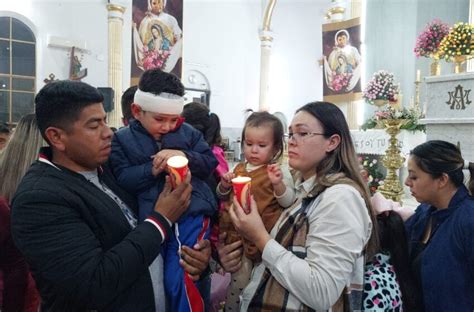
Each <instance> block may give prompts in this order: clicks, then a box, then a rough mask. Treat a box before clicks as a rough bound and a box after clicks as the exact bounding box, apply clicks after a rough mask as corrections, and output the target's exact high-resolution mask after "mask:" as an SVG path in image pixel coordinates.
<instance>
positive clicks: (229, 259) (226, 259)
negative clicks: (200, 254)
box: [217, 233, 243, 273]
mask: <svg viewBox="0 0 474 312" xmlns="http://www.w3.org/2000/svg"><path fill="white" fill-rule="evenodd" d="M226 237H227V233H221V234H220V235H219V244H218V245H217V253H218V254H219V262H220V264H221V265H222V268H223V269H224V270H225V271H226V272H230V273H234V272H237V271H238V270H239V269H240V266H241V265H242V252H243V248H242V241H241V240H238V241H236V242H233V243H232V244H228V245H226V244H225V238H226Z"/></svg>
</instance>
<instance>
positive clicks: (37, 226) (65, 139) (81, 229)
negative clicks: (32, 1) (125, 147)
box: [11, 81, 210, 312]
mask: <svg viewBox="0 0 474 312" xmlns="http://www.w3.org/2000/svg"><path fill="white" fill-rule="evenodd" d="M103 99H104V98H103V96H102V94H101V93H100V92H99V91H98V90H97V89H96V88H94V87H92V86H90V85H88V84H86V83H84V82H80V81H55V82H51V83H49V84H47V85H45V86H44V87H43V88H42V89H41V90H40V91H39V93H38V94H37V95H36V98H35V115H36V120H37V124H38V128H39V129H40V132H41V134H42V136H43V138H44V139H45V140H46V142H47V143H48V145H49V147H46V148H43V149H42V150H41V152H40V156H39V160H38V161H36V162H35V163H34V164H33V165H32V166H31V168H30V169H29V170H28V172H27V173H26V174H25V176H24V177H23V179H22V181H21V183H20V185H19V186H18V188H17V191H16V193H15V196H14V197H13V200H12V223H11V224H12V227H11V229H12V236H13V240H14V242H15V245H16V246H17V247H18V249H19V250H20V252H21V253H22V254H23V255H24V256H25V258H26V259H27V262H28V264H29V265H30V268H31V270H32V273H33V276H34V277H35V281H36V283H37V287H38V289H39V291H40V294H41V300H42V306H41V311H58V312H59V311H61V312H62V311H73V312H75V311H86V310H96V311H155V310H156V309H157V307H158V309H157V310H158V311H164V309H165V298H164V296H162V297H160V296H158V295H156V296H155V294H158V293H159V291H157V290H155V287H156V286H155V285H153V284H152V280H151V272H152V271H154V270H156V267H154V266H155V265H156V263H157V262H155V259H157V257H158V255H159V253H160V251H161V248H162V243H163V242H165V241H166V240H167V238H168V237H169V236H170V235H171V227H172V225H173V223H174V222H175V221H176V220H178V218H179V217H180V216H181V214H182V213H183V212H185V211H186V209H187V207H188V205H189V202H190V198H191V190H192V187H191V185H190V183H189V181H190V178H191V177H190V175H188V176H187V178H186V179H185V181H184V183H182V184H180V185H179V186H178V187H177V188H176V189H175V190H173V191H171V186H170V180H169V179H167V182H166V185H165V188H164V190H163V192H162V193H161V195H160V197H159V198H158V200H157V202H156V204H155V206H154V207H153V211H151V212H150V213H149V215H148V216H147V218H146V219H145V221H144V222H142V223H141V224H137V220H136V217H135V213H136V206H137V205H136V201H135V198H133V196H131V195H130V194H127V193H126V192H125V191H124V190H122V189H121V188H120V187H119V186H118V184H117V182H116V181H115V178H114V176H113V175H112V174H111V173H110V172H109V170H107V169H108V168H107V167H106V166H102V165H103V164H105V163H106V161H107V159H108V158H109V154H110V149H111V140H112V131H111V130H110V129H109V127H108V126H107V123H106V113H105V111H104V108H103V105H102V102H103ZM207 244H209V243H207ZM197 249H198V250H191V251H188V250H183V260H184V261H183V266H184V268H185V269H186V271H187V272H188V273H189V274H190V276H192V277H193V278H195V279H197V278H198V277H199V275H200V274H201V273H202V272H203V271H204V269H205V268H206V267H207V265H208V261H209V260H208V259H209V258H208V257H209V256H210V248H208V249H207V251H206V250H205V244H203V245H202V246H201V248H197Z"/></svg>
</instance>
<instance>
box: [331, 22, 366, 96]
mask: <svg viewBox="0 0 474 312" xmlns="http://www.w3.org/2000/svg"><path fill="white" fill-rule="evenodd" d="M349 39H350V36H349V32H348V31H347V30H345V29H341V30H339V31H338V32H336V35H335V36H334V43H335V45H334V47H333V49H332V51H331V53H330V54H329V57H327V58H326V57H324V78H325V79H326V85H327V86H328V88H329V89H331V90H333V91H337V92H339V91H341V92H350V91H352V90H353V89H354V87H355V86H356V84H357V82H358V81H359V79H360V74H361V66H360V63H361V60H362V58H361V56H360V54H359V51H358V50H357V48H355V47H353V46H351V44H350V42H349Z"/></svg>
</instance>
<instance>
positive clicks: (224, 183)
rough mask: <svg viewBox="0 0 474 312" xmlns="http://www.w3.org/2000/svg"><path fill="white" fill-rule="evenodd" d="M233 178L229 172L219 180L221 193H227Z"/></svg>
mask: <svg viewBox="0 0 474 312" xmlns="http://www.w3.org/2000/svg"><path fill="white" fill-rule="evenodd" d="M233 178H235V174H234V173H233V172H232V171H230V172H227V173H226V174H224V175H223V176H222V178H221V188H222V189H221V191H228V190H229V189H230V188H231V187H232V179H233Z"/></svg>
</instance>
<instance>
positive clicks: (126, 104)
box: [121, 86, 138, 127]
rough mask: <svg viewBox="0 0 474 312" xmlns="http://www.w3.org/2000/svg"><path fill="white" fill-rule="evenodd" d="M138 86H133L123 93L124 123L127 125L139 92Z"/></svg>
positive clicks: (131, 116)
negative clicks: (136, 94)
mask: <svg viewBox="0 0 474 312" xmlns="http://www.w3.org/2000/svg"><path fill="white" fill-rule="evenodd" d="M137 89H138V86H131V87H130V88H128V89H127V90H125V92H124V93H123V94H122V99H121V105H122V123H123V125H124V126H125V127H126V126H128V124H129V122H130V119H132V118H133V115H132V103H133V98H134V97H135V92H137Z"/></svg>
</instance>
